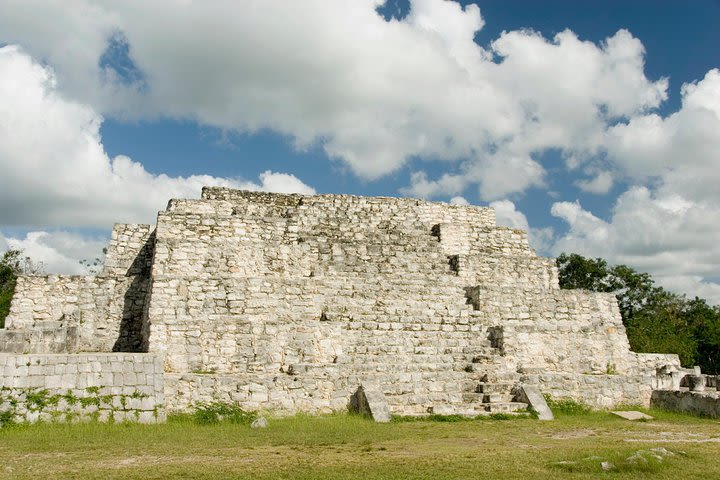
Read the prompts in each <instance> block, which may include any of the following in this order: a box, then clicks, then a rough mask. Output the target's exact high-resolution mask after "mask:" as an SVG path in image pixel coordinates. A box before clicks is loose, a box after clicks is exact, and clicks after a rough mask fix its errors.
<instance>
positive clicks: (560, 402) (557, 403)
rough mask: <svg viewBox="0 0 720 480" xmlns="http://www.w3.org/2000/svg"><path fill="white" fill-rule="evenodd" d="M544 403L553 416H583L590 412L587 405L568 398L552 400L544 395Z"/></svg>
mask: <svg viewBox="0 0 720 480" xmlns="http://www.w3.org/2000/svg"><path fill="white" fill-rule="evenodd" d="M545 401H546V402H547V404H548V407H550V410H552V412H553V413H554V414H555V415H558V414H560V415H584V414H587V413H590V411H591V410H592V409H591V408H590V407H588V406H587V405H584V404H582V403H579V402H576V401H575V400H572V399H569V398H560V399H554V398H552V397H551V396H550V395H545Z"/></svg>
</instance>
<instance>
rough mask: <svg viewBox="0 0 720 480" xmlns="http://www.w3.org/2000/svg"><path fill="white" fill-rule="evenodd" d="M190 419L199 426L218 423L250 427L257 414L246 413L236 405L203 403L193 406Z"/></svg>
mask: <svg viewBox="0 0 720 480" xmlns="http://www.w3.org/2000/svg"><path fill="white" fill-rule="evenodd" d="M192 418H193V420H194V421H195V422H196V423H198V424H200V425H212V424H215V423H220V422H228V423H240V424H245V425H250V424H251V423H252V422H253V420H255V419H256V418H257V413H255V412H246V411H245V410H243V409H242V408H241V407H240V405H238V404H237V403H225V402H207V403H206V402H203V403H198V404H196V405H195V411H194V412H193V414H192Z"/></svg>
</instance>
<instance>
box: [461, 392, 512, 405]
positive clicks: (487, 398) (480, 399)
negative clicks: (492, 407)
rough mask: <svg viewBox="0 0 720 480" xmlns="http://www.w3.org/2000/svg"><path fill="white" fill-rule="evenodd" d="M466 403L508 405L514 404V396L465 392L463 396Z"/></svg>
mask: <svg viewBox="0 0 720 480" xmlns="http://www.w3.org/2000/svg"><path fill="white" fill-rule="evenodd" d="M462 398H463V401H464V402H468V403H478V404H485V403H507V402H512V401H513V398H514V396H513V395H512V394H508V393H477V392H465V393H463V394H462Z"/></svg>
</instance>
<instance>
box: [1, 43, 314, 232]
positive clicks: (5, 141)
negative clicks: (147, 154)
mask: <svg viewBox="0 0 720 480" xmlns="http://www.w3.org/2000/svg"><path fill="white" fill-rule="evenodd" d="M57 85H58V80H57V78H56V76H55V75H54V73H53V71H52V69H51V68H49V67H45V66H42V65H40V64H39V63H37V62H35V61H34V60H33V59H32V58H31V57H30V56H29V55H27V54H25V53H24V52H22V51H21V50H20V49H19V48H17V47H14V46H6V47H2V48H0V118H1V119H2V120H0V168H1V169H2V176H0V204H2V206H3V208H2V210H0V225H2V224H5V225H13V224H14V225H65V226H94V227H105V228H107V227H109V226H111V225H112V223H113V222H115V221H119V222H142V223H150V222H152V221H153V220H154V218H155V215H156V214H157V211H158V210H160V209H162V208H164V206H165V205H166V204H167V200H168V198H178V197H180V198H183V197H197V196H198V195H199V193H200V190H201V188H202V187H203V186H204V185H219V186H228V187H234V188H244V189H251V190H272V191H278V192H286V193H287V192H299V193H314V190H313V189H312V188H311V187H309V186H307V185H305V184H304V183H302V182H301V181H300V180H299V179H298V178H296V177H294V176H293V175H289V174H285V173H274V172H271V171H267V172H265V173H263V174H262V175H261V176H260V182H259V183H256V182H250V181H244V180H240V179H228V178H218V177H212V176H208V175H192V176H189V177H171V176H168V175H164V174H160V175H155V174H151V173H149V172H148V171H147V170H145V168H144V167H143V166H142V165H141V164H140V163H138V162H135V161H133V160H132V159H130V158H128V157H126V156H122V155H120V156H117V157H114V158H110V157H108V155H107V154H106V153H105V151H104V149H103V145H102V142H101V138H100V133H99V129H100V125H101V123H102V117H101V116H99V115H98V114H97V113H96V112H95V111H94V110H93V109H92V108H91V107H89V106H87V105H84V104H81V103H78V102H76V101H71V100H67V99H65V98H64V96H63V95H62V94H61V93H60V92H59V91H58V89H57Z"/></svg>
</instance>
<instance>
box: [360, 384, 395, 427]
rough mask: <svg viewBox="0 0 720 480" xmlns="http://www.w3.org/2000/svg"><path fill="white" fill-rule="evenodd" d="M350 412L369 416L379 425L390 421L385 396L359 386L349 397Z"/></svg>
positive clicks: (372, 389) (374, 390) (379, 392)
mask: <svg viewBox="0 0 720 480" xmlns="http://www.w3.org/2000/svg"><path fill="white" fill-rule="evenodd" d="M350 410H351V411H354V412H358V413H360V414H363V415H370V416H371V417H372V419H373V420H375V421H376V422H380V423H386V422H389V421H390V409H389V408H388V405H387V400H386V398H385V395H384V394H383V393H382V392H381V391H379V390H376V389H375V388H372V387H370V388H366V387H364V386H362V385H361V386H359V387H358V389H357V390H356V391H355V393H354V394H353V395H352V397H350Z"/></svg>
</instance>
